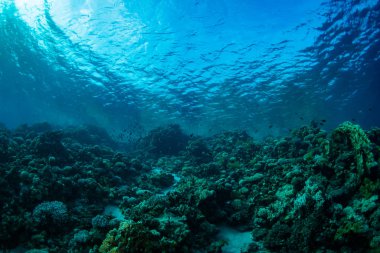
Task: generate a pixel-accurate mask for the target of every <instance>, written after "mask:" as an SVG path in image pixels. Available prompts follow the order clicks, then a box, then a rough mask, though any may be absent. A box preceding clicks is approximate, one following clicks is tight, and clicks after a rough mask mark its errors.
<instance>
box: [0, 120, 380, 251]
mask: <svg viewBox="0 0 380 253" xmlns="http://www.w3.org/2000/svg"><path fill="white" fill-rule="evenodd" d="M79 133H80V134H79ZM94 136H99V139H101V141H100V142H99V143H97V142H96V141H95V140H96V138H93V137H94ZM100 136H102V137H100ZM379 140H380V131H379V129H372V130H369V131H364V130H363V129H361V128H360V127H359V126H358V125H354V124H352V123H349V122H345V123H343V124H341V125H340V126H338V127H337V128H336V129H334V130H333V131H332V132H331V133H328V132H326V131H323V130H321V129H320V128H319V127H318V125H317V124H313V123H312V124H311V125H310V126H304V127H301V128H299V129H296V130H294V131H292V132H291V133H290V134H289V136H284V137H281V138H274V137H268V138H265V139H263V140H261V141H259V140H254V139H253V138H252V137H250V136H249V135H248V134H247V133H245V132H239V131H235V132H224V133H220V134H217V135H214V136H211V137H207V138H205V137H194V136H186V135H185V134H184V133H183V132H182V130H181V129H180V128H179V126H178V125H170V126H168V127H161V128H158V129H153V130H152V131H151V132H150V133H148V134H147V136H146V137H144V138H142V139H141V140H140V143H139V144H138V145H137V149H136V150H134V151H133V152H130V153H128V154H126V153H123V152H122V151H120V150H116V147H121V146H120V145H119V144H115V142H114V141H113V140H112V139H109V137H107V135H106V133H105V132H104V131H102V130H100V129H97V128H91V127H90V128H78V129H75V128H68V129H60V130H57V129H55V128H54V127H53V126H50V125H48V124H46V123H44V124H39V125H36V126H26V125H24V126H21V127H19V128H17V129H15V130H14V131H10V130H7V129H5V128H0V198H1V203H2V204H1V206H0V208H1V214H0V215H1V222H0V248H1V249H6V250H8V249H14V248H23V249H25V251H26V250H29V251H28V252H101V253H103V252H104V253H105V252H118V253H119V252H120V253H121V252H223V251H224V249H228V243H229V242H228V239H225V238H237V237H236V236H238V234H242V235H243V234H244V235H245V241H248V243H249V245H245V247H244V248H241V249H240V251H241V252H378V249H379V247H380V222H379V221H380V206H379V194H380V172H379V171H380V168H379V159H380V146H379V145H380V142H379ZM225 231H229V233H232V234H231V235H230V236H229V237H221V236H220V233H222V234H223V232H224V233H225ZM234 231H236V232H234ZM233 233H235V234H236V236H235V234H233ZM247 233H251V235H252V240H251V241H250V240H247V238H246V237H247ZM230 244H231V245H232V243H230ZM233 245H234V247H235V248H236V244H233ZM237 250H238V249H237Z"/></svg>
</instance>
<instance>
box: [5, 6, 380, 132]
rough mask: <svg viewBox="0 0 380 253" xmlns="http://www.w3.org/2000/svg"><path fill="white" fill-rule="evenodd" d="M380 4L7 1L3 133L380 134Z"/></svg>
mask: <svg viewBox="0 0 380 253" xmlns="http://www.w3.org/2000/svg"><path fill="white" fill-rule="evenodd" d="M379 98H380V2H379V1H370V0H363V1H360V0H352V1H348V0H347V1H341V0H334V1H320V0H308V1H306V0H303V1H302V0H287V1H285V0H268V1H258V0H242V1H235V0H224V1H222V0H218V1H216V0H187V1H168V0H140V1H137V0H133V1H122V0H109V1H101V0H86V1H84V0H67V1H60V0H2V1H1V2H0V121H1V122H4V123H5V124H6V125H7V126H8V127H15V126H17V125H19V124H22V123H35V122H41V121H48V122H51V123H53V124H59V125H76V124H83V123H91V124H95V125H99V126H102V127H105V128H106V129H108V130H109V131H111V132H117V131H120V130H121V129H131V130H136V129H137V128H138V129H140V130H141V129H147V130H148V129H151V128H153V127H156V126H159V125H163V124H168V123H179V124H181V125H182V127H183V128H184V129H185V130H187V131H190V132H193V133H196V134H210V133H211V134H212V133H215V132H218V131H222V130H230V129H245V130H248V131H249V132H250V133H251V134H253V135H255V134H258V135H260V134H262V135H265V134H268V133H270V134H281V133H286V132H287V131H288V130H289V129H291V128H294V127H299V126H301V125H303V124H308V123H309V122H310V121H311V120H316V121H322V120H323V122H324V121H325V120H326V124H325V126H324V127H326V128H332V127H335V126H336V125H337V124H339V123H341V122H342V121H346V120H350V121H354V122H357V123H359V124H360V125H362V126H363V127H364V128H369V127H373V126H379V125H380V117H379V115H380V106H379V104H380V103H379V102H378V100H379Z"/></svg>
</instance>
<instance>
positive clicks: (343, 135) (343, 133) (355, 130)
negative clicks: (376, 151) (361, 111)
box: [332, 122, 373, 176]
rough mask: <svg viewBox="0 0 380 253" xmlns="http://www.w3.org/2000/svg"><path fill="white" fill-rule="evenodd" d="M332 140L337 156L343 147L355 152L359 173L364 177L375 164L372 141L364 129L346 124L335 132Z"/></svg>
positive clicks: (349, 123)
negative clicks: (371, 148)
mask: <svg viewBox="0 0 380 253" xmlns="http://www.w3.org/2000/svg"><path fill="white" fill-rule="evenodd" d="M332 139H333V146H334V149H335V151H336V152H335V154H336V153H337V152H338V150H340V149H341V148H342V147H341V146H342V145H343V146H344V147H348V148H349V149H350V150H349V151H352V152H353V155H354V159H355V163H356V170H357V173H358V174H359V175H360V176H361V175H364V174H365V173H366V172H367V170H368V169H369V168H370V166H371V164H372V162H373V155H372V153H371V152H370V141H369V139H368V137H367V135H366V133H365V132H364V131H363V129H361V128H360V127H359V126H358V125H354V124H352V123H351V122H344V123H343V124H341V125H340V126H339V127H338V128H336V129H335V130H334V132H333V133H332Z"/></svg>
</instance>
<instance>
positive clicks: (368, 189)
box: [360, 178, 380, 199]
mask: <svg viewBox="0 0 380 253" xmlns="http://www.w3.org/2000/svg"><path fill="white" fill-rule="evenodd" d="M379 190H380V180H379V179H377V180H376V181H372V180H370V179H368V178H364V180H363V184H362V185H361V187H360V194H361V195H362V196H363V197H364V198H365V199H369V198H370V197H372V196H373V195H374V194H376V193H377V192H378V191H379Z"/></svg>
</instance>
